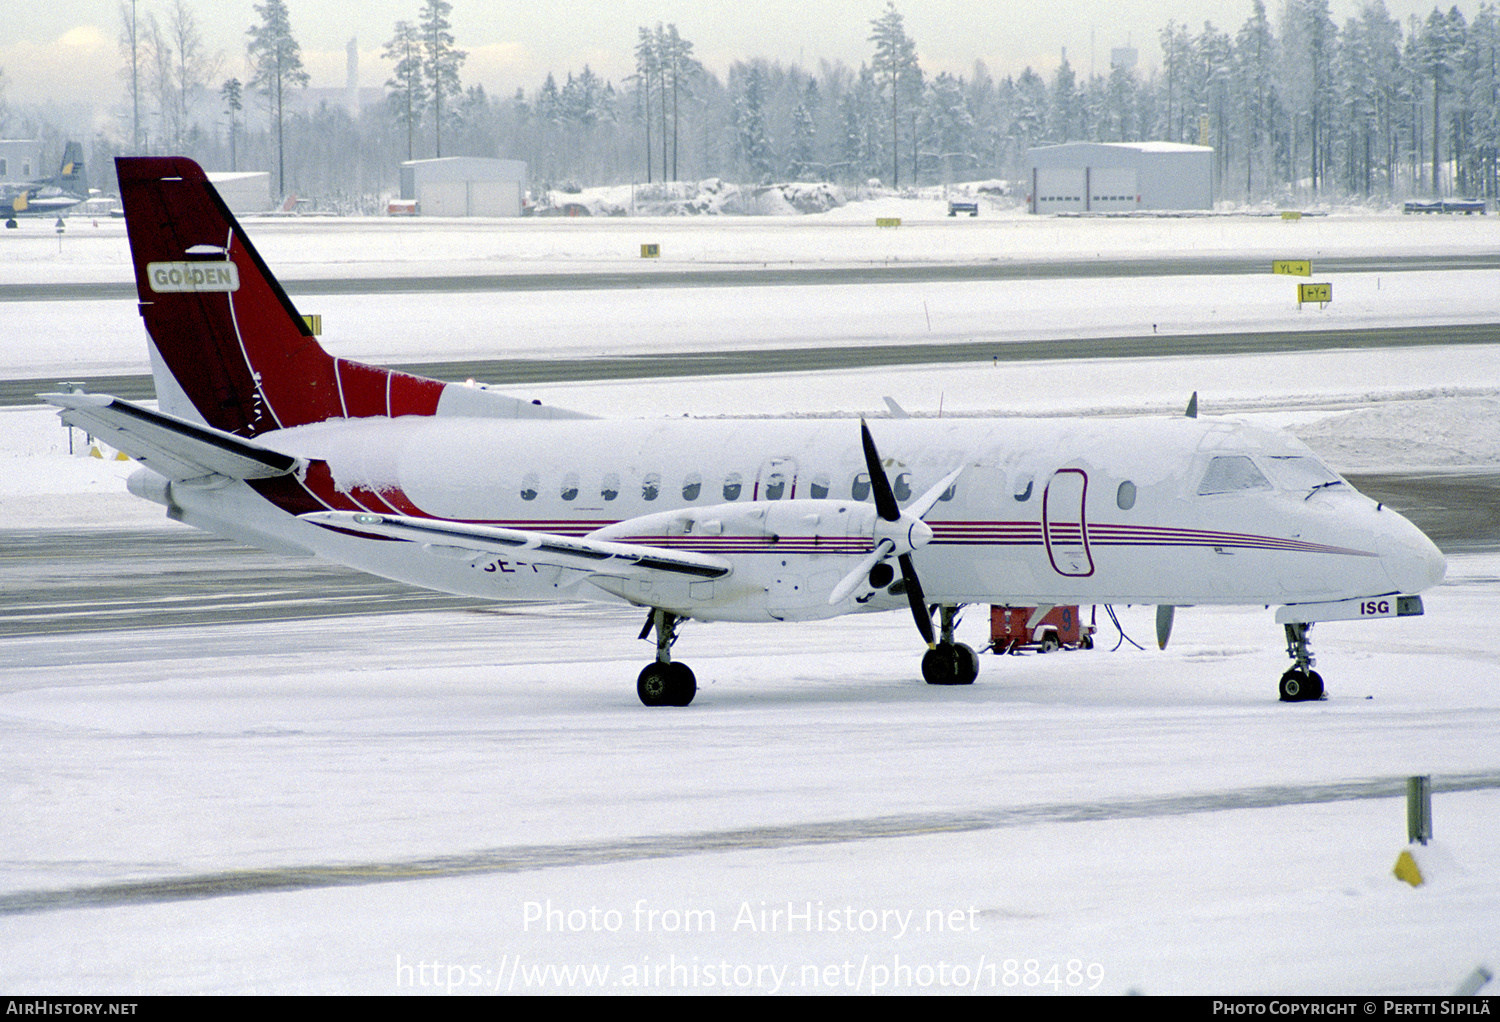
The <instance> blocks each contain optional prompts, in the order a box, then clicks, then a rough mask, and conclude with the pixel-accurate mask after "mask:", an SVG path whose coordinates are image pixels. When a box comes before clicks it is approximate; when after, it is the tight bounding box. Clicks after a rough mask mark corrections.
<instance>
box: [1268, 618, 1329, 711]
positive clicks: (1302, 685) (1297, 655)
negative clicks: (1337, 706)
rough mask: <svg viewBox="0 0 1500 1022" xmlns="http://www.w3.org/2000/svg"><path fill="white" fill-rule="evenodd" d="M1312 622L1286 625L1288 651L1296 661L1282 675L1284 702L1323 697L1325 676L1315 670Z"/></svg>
mask: <svg viewBox="0 0 1500 1022" xmlns="http://www.w3.org/2000/svg"><path fill="white" fill-rule="evenodd" d="M1310 631H1312V622H1306V623H1293V624H1288V625H1286V653H1287V656H1289V657H1291V658H1292V660H1293V661H1294V663H1293V664H1292V666H1291V667H1290V668H1289V669H1288V670H1287V672H1286V673H1285V674H1283V675H1282V676H1281V684H1280V685H1279V686H1278V689H1279V691H1280V693H1281V701H1282V702H1284V703H1306V702H1312V701H1313V700H1316V699H1322V698H1323V694H1324V693H1323V676H1322V675H1321V674H1319V673H1318V672H1317V671H1315V670H1313V669H1312V667H1313V656H1312V649H1311V646H1310V644H1309V643H1308V641H1307V633H1308V632H1310Z"/></svg>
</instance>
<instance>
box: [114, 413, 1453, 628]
mask: <svg viewBox="0 0 1500 1022" xmlns="http://www.w3.org/2000/svg"><path fill="white" fill-rule="evenodd" d="M871 431H872V433H873V434H874V436H875V438H876V440H877V441H878V443H879V447H880V451H881V454H882V456H883V457H884V458H885V459H886V462H885V464H886V472H887V474H888V476H889V478H890V480H891V484H892V488H893V490H894V491H895V496H896V499H897V501H898V502H899V503H901V504H903V505H904V504H906V503H907V502H908V501H910V500H911V499H912V498H913V497H915V496H916V495H920V494H921V493H923V492H924V491H925V490H927V489H928V488H929V487H932V486H934V485H935V484H936V483H937V482H938V481H940V480H941V479H942V478H943V477H944V476H946V475H947V474H948V473H950V472H951V471H952V470H954V469H955V468H959V467H960V466H961V467H962V469H963V471H962V474H961V475H960V476H959V477H958V480H957V482H956V483H954V484H953V486H952V487H951V491H950V492H949V493H948V494H946V495H945V496H947V498H948V499H944V500H940V501H938V502H937V504H936V505H935V506H934V507H933V508H932V510H931V512H930V513H929V514H928V515H927V516H926V522H927V524H928V525H929V526H930V527H931V529H932V534H933V538H932V540H931V542H930V544H928V545H926V546H924V547H922V548H921V549H919V550H917V551H916V552H915V553H914V554H913V558H914V561H915V563H916V566H917V569H918V571H919V573H920V576H921V579H922V584H923V588H924V590H925V594H926V598H927V600H928V602H930V603H943V604H964V603H997V604H1001V603H1004V604H1024V605H1036V604H1065V603H1146V604H1170V605H1186V604H1203V603H1221V604H1294V603H1312V602H1324V601H1334V600H1347V599H1355V598H1363V597H1370V596H1376V595H1383V594H1390V593H1398V592H1416V591H1420V590H1422V589H1425V588H1427V587H1429V586H1430V585H1432V584H1435V582H1436V581H1438V580H1439V579H1440V578H1441V577H1442V572H1443V559H1442V555H1441V554H1440V553H1439V552H1438V551H1437V549H1436V548H1435V547H1434V546H1433V545H1432V544H1431V542H1430V541H1429V540H1427V538H1426V537H1425V536H1423V535H1422V534H1421V532H1419V531H1418V530H1417V529H1416V528H1415V527H1414V526H1412V525H1411V524H1410V523H1409V522H1407V521H1406V520H1405V519H1404V518H1402V517H1401V516H1400V515H1398V514H1396V513H1395V512H1393V511H1391V510H1390V509H1388V508H1382V507H1380V506H1379V505H1377V504H1376V503H1375V502H1373V501H1371V500H1370V499H1368V498H1366V497H1364V496H1363V495H1361V494H1359V493H1357V492H1356V491H1355V490H1354V489H1353V488H1352V487H1351V486H1349V485H1348V484H1347V483H1344V482H1342V481H1339V480H1338V479H1337V477H1336V476H1333V475H1332V474H1331V473H1328V472H1327V470H1326V469H1324V468H1322V466H1321V465H1320V464H1319V463H1318V462H1317V461H1316V459H1315V458H1314V457H1313V455H1312V454H1311V452H1310V451H1309V450H1308V449H1307V448H1306V447H1305V446H1303V445H1302V444H1301V443H1299V442H1298V441H1296V440H1295V439H1294V438H1292V437H1290V436H1288V435H1286V434H1284V433H1278V432H1272V431H1266V430H1262V429H1258V428H1255V427H1251V426H1247V425H1244V424H1241V423H1237V422H1233V421H1226V420H1207V419H1188V418H1173V419H1087V420H1079V419H1041V420H1035V419H1032V420H1028V419H998V420H996V419H990V420H978V419H941V420H933V419H890V420H880V421H878V422H875V423H873V424H872V426H871ZM258 440H259V442H261V443H263V444H264V445H265V446H267V447H271V448H273V449H275V450H278V451H281V452H283V453H286V454H291V455H295V456H297V457H299V458H304V459H308V460H310V461H313V462H324V463H326V465H327V471H326V472H318V471H310V472H308V473H306V474H305V476H304V478H303V481H302V483H301V485H302V486H303V487H304V488H305V489H306V490H307V491H308V493H309V494H310V495H311V496H312V497H314V498H316V500H317V502H318V504H319V505H320V506H324V507H328V508H330V509H333V510H364V511H371V512H375V513H380V514H400V515H413V514H416V515H420V516H430V517H432V518H435V519H439V520H447V521H454V522H463V523H467V524H479V525H497V526H502V527H505V528H513V529H524V530H528V531H532V532H538V533H547V534H553V535H564V536H588V535H592V536H595V537H596V538H601V539H609V540H615V541H626V542H637V543H642V544H649V545H651V546H655V547H666V548H671V549H674V550H691V551H698V552H702V553H711V554H717V555H721V556H723V557H726V558H728V559H729V560H730V561H732V563H733V565H734V567H733V571H732V572H731V573H730V574H729V575H728V576H727V577H725V578H721V579H717V580H709V581H694V580H684V581H682V582H681V583H680V584H679V585H677V587H676V589H674V590H671V591H668V589H669V588H670V587H668V589H664V588H663V584H662V583H660V582H658V583H656V584H655V585H654V586H653V584H652V583H638V582H631V583H625V582H619V581H616V580H611V579H608V578H603V579H601V578H589V577H587V576H586V575H583V574H581V573H579V572H576V571H568V570H560V569H557V568H555V567H552V568H549V567H547V566H545V565H538V564H534V563H527V561H526V560H524V559H520V558H519V557H518V558H517V559H511V558H510V557H509V556H508V555H501V556H493V555H489V554H482V555H476V553H475V551H473V550H470V549H462V548H459V547H454V546H446V545H444V544H442V543H434V544H421V543H407V542H391V541H386V540H379V539H372V538H368V537H358V536H352V535H346V534H341V533H338V532H333V531H330V530H327V529H322V528H318V527H316V526H314V525H312V524H309V523H308V522H304V521H300V520H298V519H297V518H295V517H292V516H291V515H288V514H285V513H283V512H282V511H280V510H278V509H277V508H275V507H273V506H272V505H271V504H270V503H268V502H266V501H265V500H264V499H263V498H262V497H260V496H259V495H257V494H256V493H255V492H253V491H252V490H251V489H250V485H253V484H244V483H220V484H218V485H208V486H205V487H195V486H193V485H192V484H184V483H174V484H172V486H171V490H170V504H171V505H172V506H175V507H176V508H177V509H178V511H177V513H178V514H179V515H180V517H182V518H183V519H184V520H185V521H188V522H189V523H191V524H197V525H200V526H202V527H205V528H209V529H212V530H213V531H218V532H223V533H227V534H230V535H234V536H236V537H237V538H240V539H245V540H249V541H252V542H255V541H259V542H260V543H261V545H265V546H270V547H273V548H282V549H296V548H301V549H306V550H310V551H312V552H314V553H317V554H319V555H320V556H323V557H327V558H329V559H331V560H333V561H337V562H340V563H343V564H347V565H350V566H352V567H356V568H359V569H361V570H364V571H368V572H371V573H374V574H378V575H382V576H385V577H389V578H394V579H400V580H403V581H407V582H411V583H414V584H417V585H422V586H425V587H429V588H433V589H438V590H442V591H446V592H452V593H461V594H466V595H473V596H479V597H487V598H493V599H498V600H506V599H511V600H536V599H587V598H599V599H615V598H618V599H625V600H629V601H631V602H636V603H641V604H648V605H653V606H661V607H668V608H670V609H672V610H674V611H677V612H679V613H681V614H683V615H685V616H692V617H697V618H700V619H720V620H784V619H793V618H814V617H827V616H832V615H835V614H841V613H849V612H852V611H858V610H878V609H892V608H896V607H904V606H905V605H906V601H905V598H904V597H902V596H900V595H899V589H898V592H897V594H891V593H889V592H886V591H884V590H876V591H873V592H872V591H871V590H870V589H869V587H865V589H864V591H863V592H860V593H857V594H855V595H854V596H851V597H850V598H848V599H845V600H843V601H841V602H840V603H838V604H831V603H830V602H829V594H830V593H831V592H832V591H833V589H834V587H835V586H837V585H838V583H839V580H840V579H842V578H844V576H845V575H846V574H847V573H848V572H849V571H850V569H851V567H852V566H855V565H857V564H858V563H859V561H860V559H861V558H862V557H863V556H864V555H865V554H866V553H868V552H869V551H870V549H871V547H872V540H871V539H870V535H871V533H870V528H871V520H872V519H873V507H872V506H871V505H870V503H869V500H868V498H869V479H868V475H867V474H866V465H865V462H864V456H863V454H862V451H861V447H860V439H859V428H858V424H857V423H856V422H855V421H853V420H849V419H840V420H729V419H725V420H693V419H661V420H631V421H610V420H598V419H593V420H564V421H506V420H497V419H487V418H449V417H415V416H409V417H404V418H397V419H380V418H371V419H358V420H333V421H329V422H323V423H319V424H316V425H311V426H303V427H298V428H293V429H286V430H281V431H278V432H274V433H268V434H264V435H262V436H261V437H259V438H258ZM138 492H139V491H138ZM257 537H259V540H257ZM581 582H587V583H589V584H580V583H581ZM631 586H643V587H644V588H641V589H632V588H631Z"/></svg>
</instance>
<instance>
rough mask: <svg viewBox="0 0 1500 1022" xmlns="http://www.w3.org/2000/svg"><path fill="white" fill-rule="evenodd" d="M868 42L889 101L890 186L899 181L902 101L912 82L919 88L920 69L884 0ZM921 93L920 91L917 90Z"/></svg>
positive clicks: (894, 13) (912, 47)
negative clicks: (873, 50) (880, 13)
mask: <svg viewBox="0 0 1500 1022" xmlns="http://www.w3.org/2000/svg"><path fill="white" fill-rule="evenodd" d="M870 27H871V29H872V30H873V32H872V34H871V35H870V42H872V43H874V44H875V58H874V60H873V61H872V62H871V63H872V64H873V66H874V72H875V79H876V81H877V82H879V83H880V85H881V88H883V89H884V90H885V91H886V92H887V93H888V94H889V96H890V103H891V136H890V137H891V187H892V188H898V187H900V185H901V141H900V127H901V101H902V98H903V96H904V97H906V98H908V99H910V97H911V94H912V91H913V88H914V86H915V87H916V88H917V89H920V77H921V70H920V68H919V67H918V66H917V46H916V43H914V42H913V41H912V40H911V39H910V38H908V37H907V35H906V29H905V28H904V27H903V24H902V19H901V14H900V13H899V12H898V11H897V10H896V5H895V3H894V2H891V0H887V3H886V10H885V13H884V14H882V15H881V16H880V17H879V18H876V19H875V20H874V21H871V22H870ZM918 95H920V92H918Z"/></svg>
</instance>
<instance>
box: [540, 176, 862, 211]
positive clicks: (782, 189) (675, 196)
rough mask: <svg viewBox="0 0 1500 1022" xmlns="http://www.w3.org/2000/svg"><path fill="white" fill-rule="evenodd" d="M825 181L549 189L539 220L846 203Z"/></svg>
mask: <svg viewBox="0 0 1500 1022" xmlns="http://www.w3.org/2000/svg"><path fill="white" fill-rule="evenodd" d="M848 201H849V200H848V197H847V196H846V195H845V193H844V190H843V189H842V188H840V187H838V186H837V185H831V184H827V183H825V182H804V181H789V182H785V183H782V184H769V185H737V184H732V183H730V182H727V181H725V180H724V179H722V178H717V177H710V178H705V179H704V180H702V181H663V182H660V183H656V184H645V185H639V184H638V185H612V186H608V187H601V188H582V189H577V190H572V189H570V190H568V191H550V192H548V193H547V196H546V200H545V201H544V202H543V203H542V204H541V205H539V206H538V207H537V209H536V214H537V215H538V216H558V215H573V216H578V215H583V216H627V215H634V216H795V215H798V214H807V213H826V212H828V211H829V210H830V209H837V208H838V207H840V206H842V205H844V204H845V203H846V202H848Z"/></svg>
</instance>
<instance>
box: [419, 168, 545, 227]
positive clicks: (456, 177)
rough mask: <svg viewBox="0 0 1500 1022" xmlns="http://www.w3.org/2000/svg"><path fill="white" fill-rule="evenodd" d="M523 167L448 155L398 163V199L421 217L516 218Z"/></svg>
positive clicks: (523, 186)
mask: <svg viewBox="0 0 1500 1022" xmlns="http://www.w3.org/2000/svg"><path fill="white" fill-rule="evenodd" d="M525 193H526V164H525V163H524V162H523V161H521V160H486V159H479V158H476V157H469V156H449V157H444V158H443V159H440V160H412V161H410V162H408V163H403V164H401V197H402V198H403V199H408V200H409V199H415V200H417V212H418V213H420V214H421V215H422V216H520V215H521V200H522V198H523V196H524V195H525Z"/></svg>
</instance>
